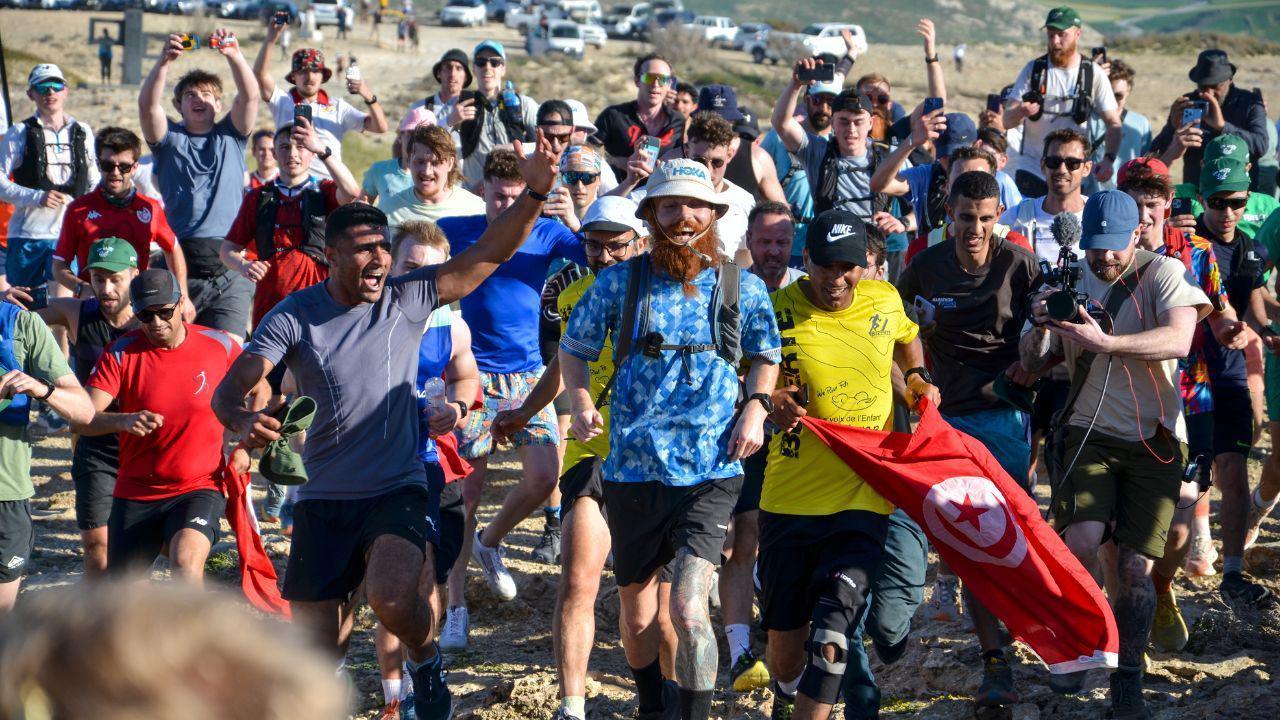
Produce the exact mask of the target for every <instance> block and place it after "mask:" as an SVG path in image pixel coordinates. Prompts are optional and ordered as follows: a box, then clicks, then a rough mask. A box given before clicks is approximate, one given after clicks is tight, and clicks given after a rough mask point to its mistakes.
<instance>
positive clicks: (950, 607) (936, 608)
mask: <svg viewBox="0 0 1280 720" xmlns="http://www.w3.org/2000/svg"><path fill="white" fill-rule="evenodd" d="M925 616H926V617H928V618H929V619H930V620H941V621H942V622H958V621H959V620H960V580H959V578H956V577H955V576H951V575H940V576H938V579H937V580H936V581H935V582H934V583H933V597H931V598H929V603H928V605H926V606H925Z"/></svg>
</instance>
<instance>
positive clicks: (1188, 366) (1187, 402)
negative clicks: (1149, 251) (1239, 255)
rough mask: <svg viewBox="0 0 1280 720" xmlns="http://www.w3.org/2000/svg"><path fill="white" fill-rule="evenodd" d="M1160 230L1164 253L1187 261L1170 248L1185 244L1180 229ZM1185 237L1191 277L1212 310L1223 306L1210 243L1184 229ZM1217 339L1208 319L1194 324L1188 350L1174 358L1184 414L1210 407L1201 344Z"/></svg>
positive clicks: (1222, 290) (1224, 298)
mask: <svg viewBox="0 0 1280 720" xmlns="http://www.w3.org/2000/svg"><path fill="white" fill-rule="evenodd" d="M1164 233H1165V245H1164V254H1165V255H1166V256H1168V257H1171V258H1174V259H1175V260H1178V261H1179V262H1182V263H1183V265H1187V264H1188V263H1187V262H1186V261H1184V260H1183V258H1182V257H1181V254H1180V253H1179V252H1178V251H1175V250H1174V249H1172V248H1181V247H1183V246H1185V245H1187V243H1185V242H1184V241H1183V239H1182V236H1183V231H1182V230H1178V229H1176V228H1173V227H1170V226H1169V225H1165V227H1164ZM1186 238H1187V240H1188V241H1189V249H1190V251H1191V260H1190V264H1189V266H1190V269H1191V277H1192V280H1194V281H1195V284H1196V285H1197V286H1198V287H1199V288H1200V289H1201V290H1203V291H1204V294H1205V295H1208V296H1209V303H1210V304H1211V305H1212V306H1213V308H1214V309H1215V310H1221V309H1222V308H1225V307H1227V289H1226V287H1225V286H1223V284H1222V274H1221V273H1220V272H1219V270H1218V260H1217V258H1215V257H1214V255H1213V244H1212V243H1210V242H1209V241H1208V240H1206V239H1204V238H1202V237H1200V236H1199V235H1193V234H1191V233H1187V234H1186ZM1217 342H1218V341H1217V339H1216V338H1214V336H1213V330H1212V329H1211V328H1210V327H1209V323H1207V322H1202V323H1199V324H1197V326H1196V335H1195V338H1194V339H1193V340H1192V342H1191V352H1190V353H1189V354H1188V355H1187V356H1186V357H1185V358H1183V359H1182V360H1180V361H1179V362H1178V369H1180V370H1181V371H1182V405H1183V413H1184V414H1186V415H1196V414H1199V413H1203V412H1211V411H1212V410H1213V393H1212V389H1211V388H1210V385H1209V364H1208V361H1207V359H1206V357H1205V347H1206V343H1214V344H1216V343H1217Z"/></svg>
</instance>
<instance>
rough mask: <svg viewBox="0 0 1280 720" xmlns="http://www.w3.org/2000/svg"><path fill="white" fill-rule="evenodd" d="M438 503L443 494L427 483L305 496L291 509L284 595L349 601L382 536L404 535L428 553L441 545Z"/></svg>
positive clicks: (304, 598) (404, 537)
mask: <svg viewBox="0 0 1280 720" xmlns="http://www.w3.org/2000/svg"><path fill="white" fill-rule="evenodd" d="M455 484H456V483H455ZM439 502H440V495H439V494H437V493H433V492H431V490H430V488H429V487H427V486H424V485H404V486H401V487H398V488H395V489H393V490H390V491H388V492H385V493H383V494H381V495H377V496H374V497H371V498H361V499H359V500H322V499H314V500H302V501H301V502H299V503H298V504H297V505H295V506H294V507H293V545H292V547H291V548H290V550H289V562H288V564H287V565H286V566H285V573H284V592H283V595H284V597H285V599H286V600H297V601H299V602H322V601H325V600H349V599H350V598H351V597H352V595H353V594H354V593H355V591H356V590H357V589H358V588H359V587H360V583H361V582H363V581H364V573H365V562H366V560H367V559H368V557H369V550H370V549H371V548H372V547H373V543H374V541H376V540H377V539H378V538H379V537H382V536H383V535H394V536H396V537H399V538H403V539H405V540H406V541H408V542H409V543H410V544H411V545H413V546H414V547H416V548H421V549H422V550H423V551H424V552H425V550H426V546H427V545H428V544H430V545H432V546H434V547H436V548H437V549H438V548H439V547H440V518H439V514H440V508H439V505H438V503H439Z"/></svg>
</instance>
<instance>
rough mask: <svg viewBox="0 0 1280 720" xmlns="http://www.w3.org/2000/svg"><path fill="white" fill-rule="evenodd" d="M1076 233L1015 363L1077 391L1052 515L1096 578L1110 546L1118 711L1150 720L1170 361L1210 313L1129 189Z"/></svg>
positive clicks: (1066, 420)
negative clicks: (1052, 366) (1150, 243)
mask: <svg viewBox="0 0 1280 720" xmlns="http://www.w3.org/2000/svg"><path fill="white" fill-rule="evenodd" d="M1082 225H1083V236H1082V239H1081V243H1080V246H1081V248H1082V249H1084V251H1085V255H1086V259H1087V269H1084V268H1082V272H1081V273H1080V275H1081V277H1080V281H1079V283H1078V284H1077V285H1076V287H1075V288H1069V287H1068V288H1062V287H1051V288H1050V289H1048V290H1047V291H1045V292H1042V293H1040V294H1038V295H1036V296H1035V297H1034V298H1033V300H1032V305H1031V312H1032V322H1033V323H1034V326H1033V327H1032V328H1030V329H1029V330H1028V331H1027V332H1026V333H1024V335H1023V336H1022V340H1021V343H1020V351H1021V361H1022V365H1023V367H1024V368H1025V369H1026V370H1029V371H1032V372H1035V371H1039V370H1041V369H1042V368H1044V366H1045V365H1046V364H1047V363H1049V362H1050V361H1051V360H1052V359H1058V358H1061V359H1063V360H1064V362H1065V363H1066V366H1067V367H1068V368H1069V371H1070V374H1071V392H1070V394H1069V396H1068V399H1067V403H1066V407H1065V408H1064V410H1063V411H1062V412H1061V413H1060V414H1059V415H1058V417H1057V418H1056V422H1055V425H1056V426H1057V427H1055V429H1054V432H1053V433H1052V438H1053V439H1054V440H1055V442H1054V443H1053V444H1052V446H1051V447H1050V448H1049V450H1048V451H1047V452H1046V459H1047V460H1048V465H1049V467H1050V469H1051V471H1052V472H1051V475H1052V479H1053V481H1054V493H1053V501H1052V504H1051V508H1052V511H1053V515H1054V520H1055V522H1056V523H1057V525H1058V528H1059V529H1060V530H1061V531H1062V532H1063V533H1064V539H1065V541H1066V543H1067V546H1068V547H1070V548H1071V551H1072V552H1073V553H1074V554H1075V556H1076V557H1077V558H1078V559H1079V560H1080V562H1081V563H1082V564H1083V565H1084V566H1085V567H1086V568H1089V569H1090V570H1091V571H1092V572H1093V573H1094V576H1095V577H1097V575H1098V573H1097V570H1098V548H1099V546H1100V545H1101V544H1102V542H1103V540H1104V539H1110V540H1112V541H1114V542H1115V544H1116V546H1117V552H1118V557H1119V573H1118V575H1119V577H1118V581H1117V588H1116V593H1115V594H1114V595H1113V596H1112V603H1113V606H1114V611H1115V617H1116V624H1117V626H1118V628H1119V632H1120V653H1119V667H1118V668H1117V670H1116V671H1115V672H1114V673H1112V675H1111V705H1112V712H1113V716H1114V717H1117V718H1140V717H1149V715H1147V714H1146V713H1147V710H1146V706H1145V702H1144V700H1143V698H1142V674H1143V666H1144V659H1143V652H1144V651H1145V650H1146V647H1147V640H1148V636H1149V634H1150V632H1151V625H1152V621H1153V618H1154V615H1155V608H1156V594H1155V588H1154V586H1153V584H1152V580H1151V572H1152V567H1153V563H1154V561H1155V560H1156V559H1159V558H1160V557H1161V556H1163V554H1164V548H1165V540H1166V536H1167V534H1168V530H1169V522H1170V519H1171V517H1172V516H1173V512H1174V509H1175V507H1176V505H1177V500H1178V494H1179V490H1180V487H1181V485H1182V477H1183V474H1184V468H1183V464H1184V462H1185V461H1186V445H1185V443H1186V438H1187V433H1186V422H1185V420H1184V418H1183V415H1182V395H1181V392H1180V390H1179V379H1180V378H1179V373H1178V359H1179V358H1182V357H1185V356H1186V355H1187V354H1188V353H1189V352H1190V350H1191V343H1192V339H1193V337H1194V334H1195V327H1196V323H1197V322H1199V321H1200V320H1201V319H1202V318H1203V317H1204V316H1205V315H1207V314H1208V313H1209V311H1210V304H1209V299H1208V297H1206V296H1205V294H1204V292H1203V291H1201V290H1200V288H1198V287H1195V286H1193V285H1191V284H1190V283H1189V282H1188V281H1187V280H1186V269H1185V268H1184V267H1183V266H1182V263H1180V262H1178V261H1177V260H1174V259H1172V258H1167V257H1159V256H1157V255H1156V254H1154V253H1151V252H1149V251H1147V250H1139V249H1137V248H1136V247H1135V243H1136V240H1137V238H1138V235H1139V234H1140V232H1141V228H1140V219H1139V213H1138V206H1137V203H1135V202H1134V200H1133V198H1131V197H1129V196H1128V195H1126V194H1125V193H1122V192H1120V191H1117V190H1107V191H1103V192H1101V193H1098V194H1097V195H1094V196H1093V197H1091V198H1089V200H1088V202H1086V203H1085V207H1084V214H1083V222H1082ZM1064 289H1066V290H1072V291H1073V292H1070V293H1068V294H1065V295H1064V294H1062V290H1064ZM1082 296H1083V297H1082ZM1064 299H1065V300H1067V302H1065V303H1064V302H1062V301H1063V300H1064ZM1081 300H1084V301H1085V303H1084V304H1081ZM1086 304H1087V306H1088V307H1090V308H1091V309H1090V310H1089V311H1086V309H1085V305H1086ZM1099 309H1101V310H1102V312H1099ZM1098 318H1102V322H1104V323H1106V324H1107V325H1108V326H1109V328H1110V329H1105V328H1104V327H1103V326H1102V325H1101V324H1100V323H1099V319H1098ZM1108 390H1110V392H1109V391H1108ZM1108 526H1110V528H1111V531H1110V533H1109V534H1108ZM1055 680H1056V682H1055V683H1054V685H1055V687H1056V688H1057V689H1059V690H1063V691H1069V692H1077V691H1079V689H1080V688H1081V687H1082V686H1083V682H1084V673H1083V672H1081V673H1075V674H1074V675H1072V676H1066V677H1057V678H1055Z"/></svg>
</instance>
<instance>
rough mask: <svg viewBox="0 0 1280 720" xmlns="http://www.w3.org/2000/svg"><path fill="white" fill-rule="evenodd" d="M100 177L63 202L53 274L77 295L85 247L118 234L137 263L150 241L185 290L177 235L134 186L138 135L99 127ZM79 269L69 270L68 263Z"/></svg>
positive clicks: (84, 278) (142, 265)
mask: <svg viewBox="0 0 1280 720" xmlns="http://www.w3.org/2000/svg"><path fill="white" fill-rule="evenodd" d="M94 147H95V150H96V153H97V156H98V169H99V170H101V172H102V175H101V180H100V181H99V182H98V187H96V188H94V189H93V191H91V192H89V193H88V194H86V195H83V196H81V197H79V198H76V199H75V200H74V201H73V202H72V203H71V204H70V205H69V206H67V214H66V217H65V218H64V219H63V221H62V232H61V234H60V235H59V237H58V245H57V247H56V248H54V251H53V276H54V278H55V279H56V280H57V281H58V282H59V283H61V284H62V286H63V287H65V288H67V289H68V290H71V291H72V293H73V294H74V295H75V296H77V297H81V296H84V295H85V290H86V289H87V288H88V284H89V265H90V263H91V262H92V261H93V258H91V257H90V252H89V250H90V247H91V246H92V245H93V244H94V243H95V242H97V241H98V240H99V239H101V238H105V237H115V238H120V239H123V240H124V241H126V242H128V243H129V244H130V245H132V246H133V249H134V251H135V252H136V253H137V255H138V269H139V270H146V269H147V266H148V264H149V263H150V260H151V244H152V243H155V244H156V245H157V246H159V248H160V252H161V253H162V254H163V255H164V259H165V264H166V265H167V266H168V267H169V268H170V269H171V270H172V271H173V274H174V276H175V277H176V278H177V279H178V287H179V289H180V290H182V293H183V296H184V297H185V296H186V287H187V261H186V258H185V257H183V255H182V248H181V247H180V246H179V245H178V238H177V236H176V235H174V234H173V229H172V228H170V227H169V220H168V217H167V216H166V215H165V213H164V206H163V205H161V204H160V201H159V199H157V198H152V197H147V196H146V195H143V194H142V193H140V192H138V189H137V187H136V186H135V185H134V183H133V174H134V169H135V168H137V166H138V160H139V159H141V157H142V140H141V138H139V137H138V136H137V135H135V134H134V133H133V132H132V131H130V130H126V129H124V128H119V127H109V128H103V130H102V132H100V133H99V134H98V137H97V138H96V139H95V140H94ZM73 262H74V263H75V264H76V267H78V268H80V274H79V275H76V274H75V273H73V272H71V264H72V263H73Z"/></svg>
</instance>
